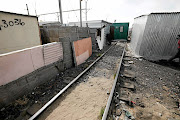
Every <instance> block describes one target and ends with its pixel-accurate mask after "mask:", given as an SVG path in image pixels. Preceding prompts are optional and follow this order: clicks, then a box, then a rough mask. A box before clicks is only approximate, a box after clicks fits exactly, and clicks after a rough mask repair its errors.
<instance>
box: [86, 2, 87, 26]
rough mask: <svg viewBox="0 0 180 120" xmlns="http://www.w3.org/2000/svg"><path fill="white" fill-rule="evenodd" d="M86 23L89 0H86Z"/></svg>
mask: <svg viewBox="0 0 180 120" xmlns="http://www.w3.org/2000/svg"><path fill="white" fill-rule="evenodd" d="M86 23H87V0H86Z"/></svg>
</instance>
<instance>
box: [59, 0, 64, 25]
mask: <svg viewBox="0 0 180 120" xmlns="http://www.w3.org/2000/svg"><path fill="white" fill-rule="evenodd" d="M59 13H60V15H59V17H60V20H61V24H63V18H62V9H61V0H59Z"/></svg>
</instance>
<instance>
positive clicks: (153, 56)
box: [131, 13, 180, 60]
mask: <svg viewBox="0 0 180 120" xmlns="http://www.w3.org/2000/svg"><path fill="white" fill-rule="evenodd" d="M136 19H141V17H139V18H136ZM133 27H135V26H133ZM136 27H137V28H133V33H132V34H133V35H134V34H136V33H138V32H139V31H138V30H137V29H139V28H140V27H139V26H136ZM135 29H136V31H135ZM178 34H180V13H161V14H155V13H153V14H150V15H148V19H147V22H146V25H145V29H144V33H143V37H142V39H139V38H138V39H136V40H137V42H136V41H133V40H134V39H132V43H134V42H136V44H137V45H136V46H134V47H135V48H134V50H135V53H138V52H139V55H141V56H143V57H144V58H146V59H148V60H160V59H169V58H170V57H171V56H173V55H174V54H176V52H177V47H178V44H177V42H178V40H177V39H176V37H177V35H178ZM133 35H132V38H133ZM134 44H135V43H134ZM132 45H133V44H131V46H132ZM132 48H133V47H132Z"/></svg>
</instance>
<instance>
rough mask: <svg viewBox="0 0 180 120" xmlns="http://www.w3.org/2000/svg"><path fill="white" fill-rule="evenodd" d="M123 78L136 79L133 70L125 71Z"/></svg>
mask: <svg viewBox="0 0 180 120" xmlns="http://www.w3.org/2000/svg"><path fill="white" fill-rule="evenodd" d="M123 76H124V77H127V78H135V73H134V72H132V71H131V70H124V73H123Z"/></svg>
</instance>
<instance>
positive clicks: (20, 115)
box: [0, 46, 110, 120]
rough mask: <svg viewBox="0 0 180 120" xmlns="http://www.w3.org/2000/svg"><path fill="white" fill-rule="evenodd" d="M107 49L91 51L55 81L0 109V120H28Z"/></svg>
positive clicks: (58, 75)
mask: <svg viewBox="0 0 180 120" xmlns="http://www.w3.org/2000/svg"><path fill="white" fill-rule="evenodd" d="M109 47H110V46H105V47H104V49H103V50H101V51H99V50H93V54H92V56H91V57H90V58H89V59H88V60H86V62H85V63H83V64H81V65H79V66H77V67H73V68H70V69H67V70H65V71H63V72H61V73H60V74H57V76H56V78H55V79H52V80H50V81H48V82H46V83H44V84H42V85H40V86H38V87H36V88H34V90H33V91H32V92H30V93H29V94H26V95H24V96H22V97H20V98H18V99H17V100H15V101H14V102H12V103H11V104H9V105H8V106H5V107H3V108H1V110H0V120H14V119H16V120H22V119H24V120H26V119H28V118H29V117H30V116H32V115H33V114H34V113H35V112H37V111H38V110H39V109H40V108H41V107H42V106H43V105H44V104H45V103H47V102H48V101H49V100H50V99H51V98H52V97H53V96H55V95H56V94H57V93H58V92H59V91H60V90H61V89H62V88H64V87H65V86H66V85H67V84H68V83H70V82H71V81H72V80H73V79H74V78H75V77H76V76H77V75H79V74H80V73H81V72H82V71H83V70H84V69H86V68H87V67H88V66H89V65H90V64H91V63H92V62H93V61H94V60H96V58H98V57H99V56H100V55H101V54H102V53H104V51H106V50H107V49H108V48H109Z"/></svg>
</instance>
